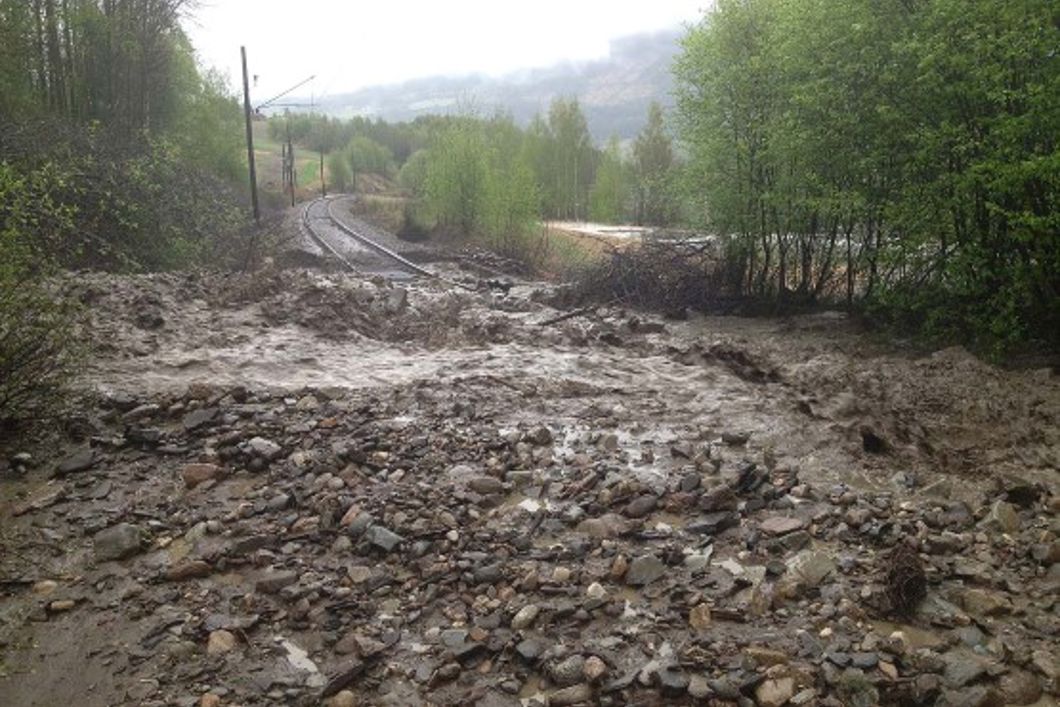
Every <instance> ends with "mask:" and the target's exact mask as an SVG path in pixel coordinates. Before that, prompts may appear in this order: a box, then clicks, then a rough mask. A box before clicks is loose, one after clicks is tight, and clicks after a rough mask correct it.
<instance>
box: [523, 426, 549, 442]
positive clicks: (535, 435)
mask: <svg viewBox="0 0 1060 707" xmlns="http://www.w3.org/2000/svg"><path fill="white" fill-rule="evenodd" d="M526 441H527V442H530V444H536V445H537V446H539V447H543V446H545V445H546V444H551V443H552V431H551V430H549V429H548V428H547V427H545V426H544V425H542V426H541V427H535V428H534V429H533V430H531V431H530V432H527V433H526Z"/></svg>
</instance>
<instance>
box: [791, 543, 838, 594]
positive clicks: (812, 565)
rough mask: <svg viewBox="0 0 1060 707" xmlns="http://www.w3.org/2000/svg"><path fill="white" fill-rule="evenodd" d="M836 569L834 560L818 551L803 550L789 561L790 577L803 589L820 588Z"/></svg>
mask: <svg viewBox="0 0 1060 707" xmlns="http://www.w3.org/2000/svg"><path fill="white" fill-rule="evenodd" d="M835 569H836V566H835V562H833V561H832V558H831V557H829V556H828V555H826V554H825V553H823V552H820V551H818V550H803V551H802V552H800V553H799V554H798V555H796V556H795V557H793V558H791V560H789V561H788V575H789V576H790V577H791V578H792V579H793V580H794V581H795V583H796V585H797V586H798V587H799V588H802V589H809V588H814V587H817V586H819V585H820V584H821V582H823V581H824V579H825V577H827V576H828V575H830V574H831V573H832V572H834V571H835Z"/></svg>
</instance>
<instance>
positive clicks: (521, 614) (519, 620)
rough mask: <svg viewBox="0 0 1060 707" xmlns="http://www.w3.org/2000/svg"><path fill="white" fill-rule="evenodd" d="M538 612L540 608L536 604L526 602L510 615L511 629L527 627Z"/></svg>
mask: <svg viewBox="0 0 1060 707" xmlns="http://www.w3.org/2000/svg"><path fill="white" fill-rule="evenodd" d="M540 612H541V609H540V608H539V607H538V606H537V605H536V604H527V605H526V606H524V607H523V608H522V609H519V611H518V612H516V614H515V616H513V617H512V630H513V631H522V630H523V629H525V628H529V627H530V624H532V623H534V619H536V618H537V615H538V614H539V613H540Z"/></svg>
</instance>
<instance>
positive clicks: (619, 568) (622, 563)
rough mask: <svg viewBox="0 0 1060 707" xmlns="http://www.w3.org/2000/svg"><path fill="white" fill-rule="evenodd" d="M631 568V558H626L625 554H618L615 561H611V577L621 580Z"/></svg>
mask: <svg viewBox="0 0 1060 707" xmlns="http://www.w3.org/2000/svg"><path fill="white" fill-rule="evenodd" d="M628 570H629V560H627V559H626V556H625V555H617V556H615V559H614V561H613V562H611V579H614V580H620V579H622V578H623V577H625V576H626V572H627V571H628Z"/></svg>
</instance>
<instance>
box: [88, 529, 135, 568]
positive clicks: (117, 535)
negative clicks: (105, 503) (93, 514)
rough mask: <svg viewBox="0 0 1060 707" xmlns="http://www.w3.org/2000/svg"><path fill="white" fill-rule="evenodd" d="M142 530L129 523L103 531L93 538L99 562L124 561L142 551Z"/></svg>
mask: <svg viewBox="0 0 1060 707" xmlns="http://www.w3.org/2000/svg"><path fill="white" fill-rule="evenodd" d="M142 540H143V537H142V534H141V532H140V529H139V528H137V527H136V526H135V525H130V524H129V523H119V524H118V525H115V526H112V527H110V528H107V529H106V530H101V531H99V532H98V533H96V535H95V537H93V538H92V544H93V547H94V549H95V553H96V559H97V560H123V559H125V558H127V557H131V556H132V555H135V554H136V553H138V552H139V551H140V543H141V542H142Z"/></svg>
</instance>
